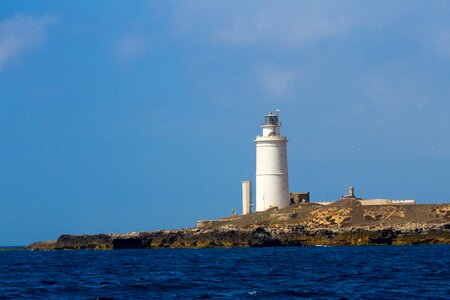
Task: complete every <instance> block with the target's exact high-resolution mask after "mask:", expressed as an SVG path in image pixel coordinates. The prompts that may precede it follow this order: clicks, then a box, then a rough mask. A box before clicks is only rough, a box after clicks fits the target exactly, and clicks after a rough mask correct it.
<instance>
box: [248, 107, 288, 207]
mask: <svg viewBox="0 0 450 300" xmlns="http://www.w3.org/2000/svg"><path fill="white" fill-rule="evenodd" d="M280 126H281V124H280V122H279V115H278V114H277V115H274V114H272V113H269V114H268V115H266V116H265V119H264V124H262V125H261V127H262V129H263V134H262V136H257V137H256V140H255V143H256V211H263V210H266V209H269V208H271V207H278V208H284V207H287V206H289V202H290V198H289V184H288V165H287V151H286V144H287V138H286V137H284V136H280Z"/></svg>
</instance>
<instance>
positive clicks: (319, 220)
mask: <svg viewBox="0 0 450 300" xmlns="http://www.w3.org/2000/svg"><path fill="white" fill-rule="evenodd" d="M411 244H450V204H417V205H361V203H360V202H359V201H357V200H354V199H343V200H340V201H337V202H334V203H333V204H330V205H327V206H323V205H319V204H316V203H300V204H294V205H291V206H289V207H286V208H284V209H275V208H274V209H269V210H266V211H263V212H258V213H252V214H247V215H243V216H231V217H228V218H223V219H219V220H213V221H198V224H197V226H196V227H194V228H184V229H179V230H160V231H154V232H132V233H127V234H98V235H67V234H63V235H61V236H60V237H59V238H58V239H57V240H56V241H47V242H36V243H33V244H31V245H29V246H28V247H27V248H28V249H32V250H59V249H73V250H79V249H99V250H100V249H104V250H107V249H111V250H112V249H144V248H204V247H263V246H317V245H330V246H348V245H411Z"/></svg>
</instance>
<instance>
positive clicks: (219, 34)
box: [0, 1, 450, 245]
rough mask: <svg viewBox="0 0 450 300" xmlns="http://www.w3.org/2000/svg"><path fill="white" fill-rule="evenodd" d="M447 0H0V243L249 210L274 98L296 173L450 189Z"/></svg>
mask: <svg viewBox="0 0 450 300" xmlns="http://www.w3.org/2000/svg"><path fill="white" fill-rule="evenodd" d="M449 98H450V3H449V2H447V1H283V2H279V1H245V2H242V1H221V2H219V1H150V2H148V1H133V2H132V3H131V4H130V2H129V1H96V2H92V1H0V208H1V209H0V245H12V244H27V243H30V242H32V241H36V240H48V239H55V238H57V237H58V236H59V234H62V233H71V234H83V233H108V232H130V231H149V230H157V229H175V228H180V227H191V226H194V225H195V221H196V220H197V219H213V218H219V217H223V216H227V215H229V214H230V213H231V210H232V209H233V208H234V209H236V210H238V211H239V212H240V210H241V190H240V188H241V186H240V184H241V180H242V179H245V178H251V179H254V171H255V145H254V142H253V140H254V138H255V136H256V135H257V134H258V133H259V132H260V128H259V124H260V123H261V122H262V118H263V116H264V114H265V113H266V112H268V111H270V110H273V109H275V108H280V109H281V121H282V123H283V127H282V132H283V134H285V135H287V136H288V139H289V143H288V159H289V172H290V174H289V175H290V178H289V179H290V189H291V190H293V191H309V192H311V197H312V200H314V201H327V200H328V201H330V200H335V199H337V198H339V197H340V195H342V194H344V193H345V192H346V189H347V187H348V186H349V185H354V186H355V187H356V193H357V195H358V196H361V197H364V198H393V199H416V200H417V201H418V202H419V203H442V202H447V203H448V202H450V184H449V182H450V155H449V154H450V140H449V136H450V101H449V100H450V99H449Z"/></svg>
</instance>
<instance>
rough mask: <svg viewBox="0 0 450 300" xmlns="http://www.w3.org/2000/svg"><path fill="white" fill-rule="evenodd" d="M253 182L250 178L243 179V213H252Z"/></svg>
mask: <svg viewBox="0 0 450 300" xmlns="http://www.w3.org/2000/svg"><path fill="white" fill-rule="evenodd" d="M251 195H252V192H251V184H250V180H248V179H247V180H243V181H242V214H243V215H247V214H249V213H251V209H250V206H251V197H252V196H251Z"/></svg>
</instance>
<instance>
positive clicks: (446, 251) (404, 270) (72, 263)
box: [0, 245, 450, 299]
mask: <svg viewBox="0 0 450 300" xmlns="http://www.w3.org/2000/svg"><path fill="white" fill-rule="evenodd" d="M20 298H25V299H171V298H181V299H209V298H218V299H222V298H225V299H297V298H304V299H450V245H426V246H425V245H424V246H357V247H320V246H319V247H268V248H230V249H213V248H211V249H147V250H114V251H99V250H82V251H69V250H67V251H28V250H9V251H0V299H20Z"/></svg>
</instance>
